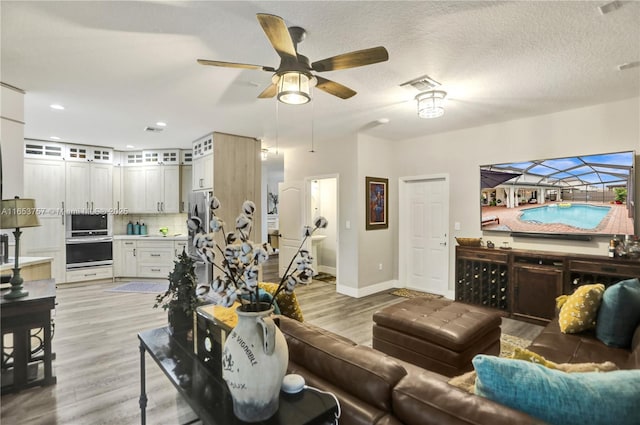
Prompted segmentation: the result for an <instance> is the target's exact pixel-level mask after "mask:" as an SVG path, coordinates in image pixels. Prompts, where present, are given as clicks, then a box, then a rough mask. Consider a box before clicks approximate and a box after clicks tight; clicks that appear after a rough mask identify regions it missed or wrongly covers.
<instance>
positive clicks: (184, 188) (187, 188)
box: [179, 165, 191, 213]
mask: <svg viewBox="0 0 640 425" xmlns="http://www.w3.org/2000/svg"><path fill="white" fill-rule="evenodd" d="M190 193H191V165H181V166H180V211H179V212H181V213H188V212H189V194H190Z"/></svg>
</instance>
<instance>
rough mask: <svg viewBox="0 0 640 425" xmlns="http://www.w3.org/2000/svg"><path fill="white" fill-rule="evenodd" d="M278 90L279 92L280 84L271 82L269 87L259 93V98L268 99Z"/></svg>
mask: <svg viewBox="0 0 640 425" xmlns="http://www.w3.org/2000/svg"><path fill="white" fill-rule="evenodd" d="M277 92H278V86H276V85H275V84H271V85H270V86H269V87H267V88H266V89H264V90H263V92H262V93H260V94H259V95H258V99H268V98H270V97H273V96H275V95H276V93H277Z"/></svg>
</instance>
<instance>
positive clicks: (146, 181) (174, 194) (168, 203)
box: [122, 165, 180, 213]
mask: <svg viewBox="0 0 640 425" xmlns="http://www.w3.org/2000/svg"><path fill="white" fill-rule="evenodd" d="M122 184H123V193H124V196H123V204H124V207H125V208H127V209H128V210H129V212H130V213H177V212H179V211H180V167H179V166H177V165H151V166H145V167H125V168H124V171H123V182H122Z"/></svg>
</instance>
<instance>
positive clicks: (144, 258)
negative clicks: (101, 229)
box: [113, 239, 187, 280]
mask: <svg viewBox="0 0 640 425" xmlns="http://www.w3.org/2000/svg"><path fill="white" fill-rule="evenodd" d="M186 246H187V241H183V240H180V241H174V240H139V239H138V240H131V239H122V240H117V241H114V256H113V257H114V276H115V277H141V278H159V279H163V280H164V279H167V278H168V277H169V273H170V272H171V271H172V270H173V267H174V260H175V259H176V257H177V256H178V255H179V254H180V253H182V250H183V248H186Z"/></svg>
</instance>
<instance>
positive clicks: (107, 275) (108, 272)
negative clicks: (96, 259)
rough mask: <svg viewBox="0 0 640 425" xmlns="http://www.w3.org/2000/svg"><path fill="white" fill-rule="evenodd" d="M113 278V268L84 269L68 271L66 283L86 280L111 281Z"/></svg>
mask: <svg viewBox="0 0 640 425" xmlns="http://www.w3.org/2000/svg"><path fill="white" fill-rule="evenodd" d="M112 277H113V267H111V266H101V267H87V268H84V269H76V270H68V271H67V274H66V282H67V283H69V282H81V281H84V280H97V279H111V278H112Z"/></svg>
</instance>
